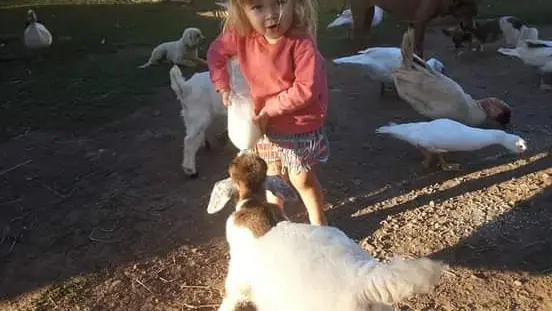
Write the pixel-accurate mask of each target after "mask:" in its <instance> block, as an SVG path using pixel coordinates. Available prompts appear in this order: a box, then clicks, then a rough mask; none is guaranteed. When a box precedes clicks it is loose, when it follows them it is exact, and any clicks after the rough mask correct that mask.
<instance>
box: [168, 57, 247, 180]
mask: <svg viewBox="0 0 552 311" xmlns="http://www.w3.org/2000/svg"><path fill="white" fill-rule="evenodd" d="M227 68H228V71H229V74H230V85H231V87H232V91H233V92H235V93H236V94H244V91H243V90H244V89H247V87H248V86H247V83H246V82H245V79H244V78H243V75H242V73H241V71H240V66H239V62H238V59H237V58H232V59H230V61H229V62H228V66H227ZM169 76H170V81H171V89H172V90H173V91H174V93H175V94H176V98H177V99H178V101H179V102H180V104H181V105H182V110H181V111H180V115H181V116H182V120H183V121H184V125H185V127H186V137H185V138H184V149H183V154H182V168H183V170H184V173H185V174H186V175H188V176H190V177H197V176H198V173H197V170H196V153H197V150H198V149H199V148H200V147H201V145H202V144H203V143H204V142H205V132H206V130H207V129H208V128H209V127H210V126H211V124H212V123H213V121H214V120H215V119H217V125H224V128H225V129H226V127H227V125H226V124H227V122H228V120H227V118H226V116H227V109H226V107H224V104H223V103H222V97H221V95H220V94H219V93H217V91H216V90H215V88H214V87H213V84H212V82H211V80H210V77H209V72H208V71H204V72H199V73H195V74H194V75H193V76H192V77H191V78H190V79H188V80H187V81H186V80H185V79H184V78H183V77H182V72H181V71H180V68H178V66H176V65H173V67H172V68H171V70H170V72H169ZM245 94H248V93H245ZM223 117H224V118H223ZM219 119H220V120H219ZM223 119H224V120H223ZM219 123H220V124H219ZM221 128H222V126H221ZM221 132H222V131H221ZM217 134H218V133H217ZM207 141H208V140H207Z"/></svg>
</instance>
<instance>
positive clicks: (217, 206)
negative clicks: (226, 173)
mask: <svg viewBox="0 0 552 311" xmlns="http://www.w3.org/2000/svg"><path fill="white" fill-rule="evenodd" d="M237 193H238V189H237V188H236V185H235V184H234V182H233V181H232V180H231V179H230V177H228V178H226V179H222V180H219V181H217V182H216V183H215V185H214V186H213V190H212V191H211V198H209V204H208V205H207V213H209V214H214V213H217V212H219V211H221V210H222V209H223V208H224V207H225V206H226V205H228V202H230V200H231V199H232V197H233V196H235V195H236V194H237Z"/></svg>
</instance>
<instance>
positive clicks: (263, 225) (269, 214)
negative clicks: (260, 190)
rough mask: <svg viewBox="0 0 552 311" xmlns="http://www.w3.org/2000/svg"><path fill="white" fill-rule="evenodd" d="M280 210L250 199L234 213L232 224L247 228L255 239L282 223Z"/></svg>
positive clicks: (273, 205)
mask: <svg viewBox="0 0 552 311" xmlns="http://www.w3.org/2000/svg"><path fill="white" fill-rule="evenodd" d="M284 220H286V218H285V217H284V215H283V213H282V210H281V209H280V208H279V207H278V206H277V205H275V204H271V203H268V202H261V201H259V200H257V199H251V200H249V201H247V202H245V203H243V205H242V206H241V209H240V210H239V211H235V212H234V224H235V225H236V226H238V227H245V228H249V230H251V232H252V233H253V236H254V237H255V238H260V237H262V236H263V235H265V234H266V233H267V232H268V231H270V229H272V228H273V227H275V226H276V225H277V224H278V223H279V222H280V221H284Z"/></svg>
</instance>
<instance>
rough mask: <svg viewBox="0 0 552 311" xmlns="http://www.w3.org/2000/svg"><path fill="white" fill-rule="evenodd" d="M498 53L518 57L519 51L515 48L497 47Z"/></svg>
mask: <svg viewBox="0 0 552 311" xmlns="http://www.w3.org/2000/svg"><path fill="white" fill-rule="evenodd" d="M498 53H500V54H502V55H508V56H516V57H519V52H518V50H516V49H508V48H499V49H498Z"/></svg>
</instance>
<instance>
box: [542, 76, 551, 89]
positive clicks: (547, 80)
mask: <svg viewBox="0 0 552 311" xmlns="http://www.w3.org/2000/svg"><path fill="white" fill-rule="evenodd" d="M540 89H541V90H543V91H552V72H545V73H543V74H542V76H541V79H540Z"/></svg>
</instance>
